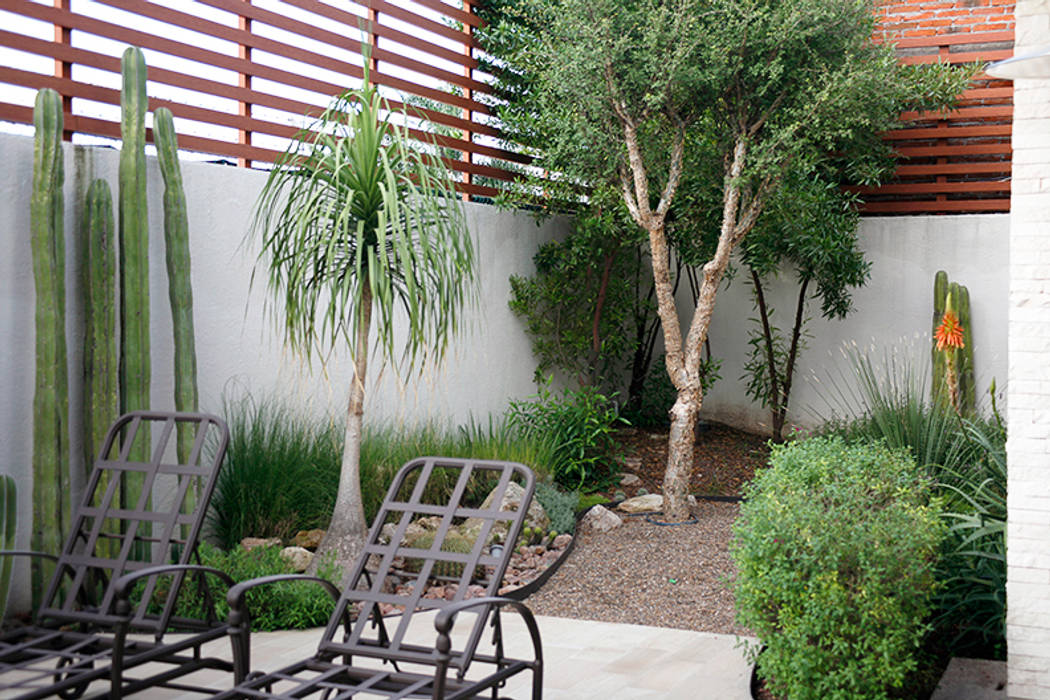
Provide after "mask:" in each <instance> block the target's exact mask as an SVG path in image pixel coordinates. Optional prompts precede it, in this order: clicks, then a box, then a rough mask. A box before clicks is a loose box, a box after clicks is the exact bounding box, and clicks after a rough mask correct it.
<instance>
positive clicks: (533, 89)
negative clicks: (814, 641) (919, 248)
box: [489, 0, 970, 520]
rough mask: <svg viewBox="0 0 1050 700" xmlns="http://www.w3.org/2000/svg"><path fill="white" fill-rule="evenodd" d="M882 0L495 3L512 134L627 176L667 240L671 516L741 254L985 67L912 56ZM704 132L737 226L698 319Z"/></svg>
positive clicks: (646, 216)
mask: <svg viewBox="0 0 1050 700" xmlns="http://www.w3.org/2000/svg"><path fill="white" fill-rule="evenodd" d="M874 9H875V7H874V3H873V2H872V1H871V0H523V1H522V2H520V3H514V4H511V3H503V2H502V1H501V0H496V1H494V2H493V3H492V5H491V7H490V8H489V11H490V12H491V14H492V16H493V17H494V18H495V20H496V22H495V24H496V25H497V27H496V28H495V29H493V30H491V33H492V35H493V36H496V37H499V38H502V39H504V40H505V41H504V42H503V45H504V46H506V47H509V51H508V54H507V55H506V56H505V57H504V66H505V70H506V72H507V73H508V75H509V76H510V85H511V87H512V88H513V89H511V90H508V91H507V92H506V93H505V94H504V96H507V95H509V97H510V99H511V102H510V104H509V106H508V109H506V110H504V112H503V116H504V117H505V118H506V120H507V122H508V123H509V124H510V125H511V127H512V130H511V133H512V134H513V133H524V134H529V133H534V134H535V133H538V134H542V135H543V136H544V138H545V143H544V144H543V150H542V153H541V154H540V162H539V164H540V165H541V166H542V167H544V168H546V169H548V170H549V171H550V172H554V173H559V174H561V175H562V177H564V178H567V179H570V180H572V181H575V182H578V183H579V184H581V185H586V184H588V183H592V184H593V183H596V182H603V183H606V184H609V185H611V186H615V187H617V188H618V189H619V191H620V193H621V196H622V199H623V203H624V206H625V207H626V208H627V210H628V212H629V213H630V216H631V218H632V220H633V221H634V222H635V223H636V224H637V225H638V226H639V227H640V228H641V229H643V230H644V231H645V234H646V236H647V238H648V240H649V246H650V253H651V256H650V259H651V260H652V265H653V277H654V280H655V284H656V299H657V306H658V314H659V317H660V321H661V326H662V331H663V340H664V347H665V350H666V365H667V372H668V376H669V378H670V380H671V382H672V384H673V385H674V387H675V389H676V391H677V398H676V400H675V402H674V405H673V406H672V407H671V432H670V438H669V450H668V462H667V467H666V471H665V474H664V483H663V493H664V513H665V516H666V517H667V518H668V519H669V520H683V519H685V518H686V517H688V505H687V501H686V496H687V495H688V487H689V479H690V476H691V473H692V470H693V436H694V427H695V424H696V420H697V417H698V413H699V410H700V407H701V404H702V401H703V389H702V381H701V371H700V370H701V366H702V359H703V358H702V348H703V346H704V342H705V340H706V338H707V333H708V329H709V327H710V323H711V318H712V313H713V311H714V306H715V300H716V297H717V292H718V288H719V286H720V284H721V282H722V279H723V276H724V275H725V272H726V269H727V267H728V266H729V264H730V260H731V258H732V255H733V252H734V250H735V249H736V248H737V246H738V245H739V244H740V243H741V241H742V240H743V239H744V237H745V236H746V235H747V234H748V232H750V231H751V229H752V228H753V227H754V226H755V224H756V222H757V221H758V219H759V217H760V216H761V214H762V212H763V210H764V208H765V206H766V205H767V203H768V202H769V201H770V198H771V197H772V196H773V195H774V194H775V193H776V191H777V190H778V189H779V188H780V186H781V184H782V182H783V181H784V178H785V177H786V176H787V175H788V174H789V173H791V172H795V171H801V172H807V171H812V170H814V169H816V168H818V167H819V166H820V165H821V164H822V163H825V162H831V161H835V160H836V159H837V158H839V157H840V154H841V153H843V152H846V151H848V150H849V149H851V148H853V147H857V146H863V148H864V150H865V152H866V153H870V154H873V155H872V158H870V159H869V158H866V159H863V160H862V161H859V162H857V163H855V164H854V167H855V170H856V172H857V173H861V174H864V173H865V168H866V167H868V166H869V164H870V163H874V162H875V160H877V159H876V158H875V155H881V154H879V152H878V149H877V148H873V147H872V144H873V143H875V142H877V141H878V140H879V135H880V134H882V133H883V132H884V131H886V130H889V129H892V128H894V127H895V126H897V125H898V117H899V115H900V113H901V112H903V111H906V110H923V109H933V108H942V107H945V106H947V105H950V104H951V102H952V100H953V98H954V96H955V95H957V94H958V93H959V92H961V91H962V89H963V88H964V87H965V85H966V84H967V82H968V80H969V76H970V72H969V71H965V70H953V69H952V68H950V67H948V66H943V65H940V64H933V65H928V66H902V65H900V64H899V63H898V62H897V60H896V55H895V52H894V49H893V47H892V46H891V45H889V44H885V43H876V42H874V41H873V34H874V31H875V17H874ZM504 18H505V23H504V24H503V25H502V28H500V26H499V25H500V22H501V21H503V20H504ZM508 37H509V38H510V40H507V39H508ZM494 45H496V44H494ZM490 50H493V49H490ZM522 76H525V77H524V78H523V77H522ZM696 144H699V145H700V146H701V147H702V148H704V149H705V150H706V151H709V152H710V153H711V154H712V155H711V157H712V158H713V159H714V163H715V167H718V168H720V178H719V179H720V182H721V197H720V201H719V202H718V205H717V209H718V212H719V216H718V218H719V224H718V229H717V243H716V244H715V245H714V247H713V252H712V253H711V254H710V255H709V257H708V258H707V260H706V262H704V263H703V265H702V268H701V270H702V274H701V277H700V285H699V290H698V295H697V301H696V305H695V308H694V309H692V311H691V314H680V313H679V309H678V308H677V304H676V300H675V296H674V294H673V286H672V282H671V272H670V266H669V263H668V260H669V256H668V247H669V240H668V223H669V217H670V216H671V212H672V207H673V205H674V204H675V199H676V195H677V193H678V191H679V187H680V186H681V185H682V182H683V179H687V178H688V177H689V176H690V174H689V173H687V172H686V164H687V163H689V162H690V159H689V154H688V150H689V149H690V147H693V146H694V145H696ZM872 167H874V166H872ZM684 214H685V213H684V212H682V213H680V214H679V216H681V215H684ZM683 316H685V321H686V322H685V323H684V324H683V322H682V320H681V319H682V318H683Z"/></svg>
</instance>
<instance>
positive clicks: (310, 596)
mask: <svg viewBox="0 0 1050 700" xmlns="http://www.w3.org/2000/svg"><path fill="white" fill-rule="evenodd" d="M198 553H199V554H200V558H201V564H203V565H204V566H207V567H211V568H213V569H218V570H220V571H223V572H225V573H226V574H228V575H229V576H230V578H232V579H233V580H234V581H235V582H238V583H239V582H241V581H247V580H248V579H253V578H259V577H260V576H271V575H274V574H293V573H295V571H294V570H293V569H292V567H291V565H290V564H289V562H288V561H286V560H285V559H284V558H282V557H281V548H280V547H279V546H272V547H255V548H253V549H250V550H246V549H244V548H242V547H235V548H234V549H232V550H230V551H229V552H224V551H223V550H221V549H219V548H217V547H213V546H212V545H209V544H207V543H202V544H201V545H200V546H199V548H198ZM317 575H318V576H320V577H321V578H326V579H328V580H329V581H332V582H333V583H335V584H336V586H338V585H339V571H338V570H337V569H336V568H335V566H333V565H332V564H330V563H325V562H322V563H321V566H320V567H319V568H318V573H317ZM144 584H145V581H142V582H141V584H140V585H139V586H138V587H137V589H136V591H135V592H133V593H132V598H133V599H134V598H135V597H136V596H137V595H139V594H141V592H142V591H143V590H144ZM170 584H171V579H170V578H162V579H160V580H158V582H157V589H156V591H155V593H154V600H155V601H158V602H159V601H161V600H164V598H165V597H166V595H167V590H168V588H167V587H168V586H170ZM209 598H210V600H211V603H212V604H214V612H215V616H216V618H217V619H220V620H225V619H226V617H227V615H228V614H229V612H230V609H229V606H228V605H227V603H226V589H225V586H224V584H223V582H222V581H220V580H219V579H218V578H217V577H215V576H214V575H211V574H207V575H206V581H205V582H204V583H203V584H202V582H201V581H200V579H199V575H194V574H191V575H189V576H187V577H186V580H185V581H184V582H183V584H182V588H181V590H180V591H179V599H178V602H177V603H176V606H175V615H176V617H183V618H189V619H193V620H204V619H207V617H208V614H207V610H208V607H209V604H208V599H209ZM246 600H247V603H248V610H249V611H250V612H251V616H252V621H251V624H252V630H253V631H258V632H265V631H270V630H290V629H307V628H309V627H318V626H320V625H323V624H325V623H326V622H327V621H328V618H329V617H331V615H332V610H333V609H334V607H335V603H334V601H333V600H332V597H331V596H330V595H329V594H328V592H327V591H325V590H324V589H323V588H322V587H321V586H320V585H319V584H317V583H315V582H311V581H287V582H281V583H275V584H270V585H264V586H259V587H258V588H255V589H253V590H251V591H248V594H247V598H246ZM152 612H159V608H158V609H157V610H153V611H152Z"/></svg>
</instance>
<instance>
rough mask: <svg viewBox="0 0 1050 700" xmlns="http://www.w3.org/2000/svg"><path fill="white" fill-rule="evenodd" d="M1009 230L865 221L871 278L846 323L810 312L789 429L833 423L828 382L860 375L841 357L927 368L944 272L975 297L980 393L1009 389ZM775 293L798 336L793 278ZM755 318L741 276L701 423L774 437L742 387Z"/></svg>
mask: <svg viewBox="0 0 1050 700" xmlns="http://www.w3.org/2000/svg"><path fill="white" fill-rule="evenodd" d="M1009 231H1010V224H1009V216H1008V215H1005V214H995V215H978V216H974V215H967V216H907V217H904V216H901V217H868V218H865V219H863V220H862V223H861V230H860V236H859V237H860V245H861V247H862V248H863V250H864V254H865V257H866V258H867V259H868V260H869V261H870V262H871V278H870V280H869V282H868V284H867V285H866V286H864V287H862V288H860V289H858V290H857V291H856V292H855V293H854V294H853V300H854V307H855V310H854V312H853V313H852V314H851V315H850V316H848V317H847V318H846V319H845V320H841V321H839V320H832V321H829V320H826V319H824V318H823V317H821V315H820V307H819V303H813V302H811V303H810V305H809V312H810V317H811V318H812V321H811V322H810V324H809V325H808V330H809V331H810V332H811V333H812V336H813V337H812V338H811V339H810V340H809V348H808V349H807V350H805V352H804V353H803V354H802V355H801V358H800V362H799V365H798V371H797V373H796V379H795V382H794V385H793V388H792V392H791V400H790V409H791V410H790V415H789V423H794V424H796V425H800V426H813V425H815V424H817V423H819V422H820V419H821V418H824V417H830V416H829V411H830V407H829V406H828V404H827V402H826V401H825V399H824V398H823V397H824V396H825V395H827V394H828V393H830V392H831V388H830V387H829V386H828V383H829V381H832V380H834V381H842V380H843V379H844V378H845V379H848V378H849V377H851V376H852V374H851V372H850V370H849V363H848V362H847V361H846V360H845V359H844V356H843V354H842V350H843V348H846V347H849V346H851V345H852V344H853V343H856V344H857V346H859V347H861V348H872V347H874V348H875V352H874V353H873V354H872V355H871V356H872V358H873V359H874V360H875V362H876V364H879V362H881V357H882V352H883V349H885V348H893V347H899V348H900V349H901V352H909V353H911V354H912V355H913V356H914V357H916V358H918V360H917V361H918V362H921V363H928V361H929V348H930V345H929V343H930V334H931V332H932V327H931V324H932V320H933V277H934V274H936V272H937V271H938V270H945V271H946V272H947V273H948V278H949V280H950V281H952V282H958V283H960V284H963V285H965V286H966V287H967V288H968V289H969V292H970V305H971V317H972V325H973V332H974V365H975V367H974V370H975V376H976V380H977V391H978V394H980V393H981V392H986V391H987V388H988V385H989V382H991V380H992V378H995V379H996V382H997V386H998V388H999V389H1000V390H1001V389H1002V388H1004V386H1005V383H1006V314H1005V313H1004V309H1005V308H1006V299H1007V292H1008V264H1009V246H1008V241H1009ZM771 290H772V294H769V292H768V291H767V296H768V297H771V298H773V299H774V300H776V301H775V302H774V306H775V307H776V309H777V313H776V316H775V318H776V319H779V323H780V324H781V327H782V329H784V330H785V332H790V328H789V324H790V323H791V322H792V321H793V319H794V314H795V297H796V296H797V294H798V287H797V286H796V284H795V281H794V278H793V274H791V273H786V274H784V275H782V276H781V278H780V279H779V280H777V281H776V282H775V283H774V284H773V285H772V286H771ZM683 300H684V297H681V298H680V301H683ZM757 315H758V314H757V311H756V310H755V309H754V306H753V303H752V297H751V285H750V279H749V278H748V276H747V274H746V269H742V270H740V271H738V274H737V275H736V278H735V279H734V280H733V281H732V282H731V283H730V284H729V286H728V287H723V289H721V290H720V291H719V296H718V302H717V304H716V306H715V313H714V318H713V319H712V323H711V334H710V337H711V351H712V353H713V355H715V356H716V357H721V358H722V371H721V375H722V379H721V380H720V381H719V382H718V383H717V384H715V386H714V388H713V389H712V390H711V392H709V394H708V396H707V397H706V398H705V399H704V408H703V411H702V415H703V417H705V418H708V419H711V420H718V421H722V422H725V423H730V424H733V425H737V426H740V427H748V428H751V429H753V430H755V431H759V432H763V431H766V430H768V426H769V423H770V418H769V412H768V410H766V409H762V408H761V406H760V405H759V404H758V403H755V402H751V401H749V400H748V399H747V398H746V396H745V395H744V389H745V387H746V382H745V381H743V380H741V379H740V377H741V376H742V375H743V371H744V363H745V362H746V361H747V359H748V356H749V353H750V347H749V346H748V344H747V338H748V330H749V329H750V327H751V326H752V325H753V324H752V323H751V322H750V321H749V320H748V319H751V318H755V317H757ZM978 398H979V400H980V396H979V397H978Z"/></svg>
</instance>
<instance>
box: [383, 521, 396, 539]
mask: <svg viewBox="0 0 1050 700" xmlns="http://www.w3.org/2000/svg"><path fill="white" fill-rule="evenodd" d="M395 532H397V523H387V524H386V525H384V526H383V529H382V530H380V531H379V539H380V540H381V541H382V542H383V544H389V543H390V538H391V537H393V536H394V533H395Z"/></svg>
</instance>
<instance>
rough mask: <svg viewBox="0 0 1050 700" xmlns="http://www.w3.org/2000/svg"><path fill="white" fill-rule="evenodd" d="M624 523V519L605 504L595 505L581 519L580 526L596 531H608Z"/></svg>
mask: <svg viewBox="0 0 1050 700" xmlns="http://www.w3.org/2000/svg"><path fill="white" fill-rule="evenodd" d="M621 525H623V519H622V518H621V517H620V516H619V515H617V514H616V513H614V512H612V511H611V510H609V509H608V508H605V507H603V506H594V507H593V508H591V509H590V510H589V511H587V515H585V516H583V519H581V520H580V527H582V528H583V529H585V530H593V531H595V532H608V531H609V530H612V529H614V528H617V527H620V526H621Z"/></svg>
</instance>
